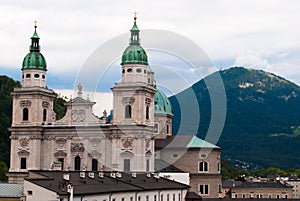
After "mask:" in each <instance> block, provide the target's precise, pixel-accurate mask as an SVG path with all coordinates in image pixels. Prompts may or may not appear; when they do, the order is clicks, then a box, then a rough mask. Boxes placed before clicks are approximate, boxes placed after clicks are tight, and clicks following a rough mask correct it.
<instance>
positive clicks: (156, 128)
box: [154, 124, 158, 133]
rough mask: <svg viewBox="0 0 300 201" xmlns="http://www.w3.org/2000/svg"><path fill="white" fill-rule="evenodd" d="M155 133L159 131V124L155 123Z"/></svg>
mask: <svg viewBox="0 0 300 201" xmlns="http://www.w3.org/2000/svg"><path fill="white" fill-rule="evenodd" d="M154 133H158V124H154Z"/></svg>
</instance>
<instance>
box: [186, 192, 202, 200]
mask: <svg viewBox="0 0 300 201" xmlns="http://www.w3.org/2000/svg"><path fill="white" fill-rule="evenodd" d="M185 199H186V200H202V197H201V196H200V195H198V194H197V193H195V192H190V191H188V192H186V195H185Z"/></svg>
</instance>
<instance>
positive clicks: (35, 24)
mask: <svg viewBox="0 0 300 201" xmlns="http://www.w3.org/2000/svg"><path fill="white" fill-rule="evenodd" d="M34 28H37V21H36V20H34Z"/></svg>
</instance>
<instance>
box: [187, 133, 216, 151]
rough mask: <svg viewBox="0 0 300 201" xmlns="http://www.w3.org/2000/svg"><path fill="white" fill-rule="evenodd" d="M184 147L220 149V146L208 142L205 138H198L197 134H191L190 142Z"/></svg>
mask: <svg viewBox="0 0 300 201" xmlns="http://www.w3.org/2000/svg"><path fill="white" fill-rule="evenodd" d="M186 148H212V149H214V148H217V149H220V147H218V146H216V145H213V144H212V143H210V142H207V141H205V140H202V139H200V138H199V137H197V136H193V138H192V139H191V140H190V142H189V143H188V144H187V145H186Z"/></svg>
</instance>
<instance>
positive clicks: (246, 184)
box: [233, 182, 292, 188]
mask: <svg viewBox="0 0 300 201" xmlns="http://www.w3.org/2000/svg"><path fill="white" fill-rule="evenodd" d="M233 188H292V187H291V186H290V185H285V184H282V183H280V182H242V184H241V185H239V186H236V187H233Z"/></svg>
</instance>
